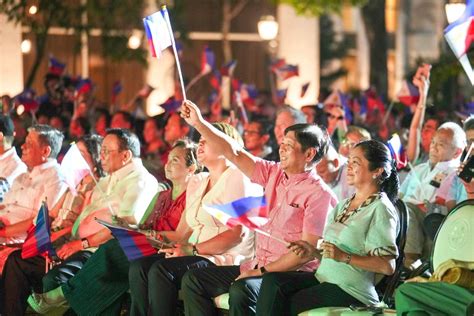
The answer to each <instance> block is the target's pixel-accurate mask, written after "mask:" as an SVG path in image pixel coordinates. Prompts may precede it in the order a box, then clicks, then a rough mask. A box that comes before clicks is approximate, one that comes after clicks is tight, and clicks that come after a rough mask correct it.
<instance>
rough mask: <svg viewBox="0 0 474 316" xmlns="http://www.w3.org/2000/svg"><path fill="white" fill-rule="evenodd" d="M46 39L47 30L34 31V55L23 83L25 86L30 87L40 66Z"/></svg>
mask: <svg viewBox="0 0 474 316" xmlns="http://www.w3.org/2000/svg"><path fill="white" fill-rule="evenodd" d="M47 40H48V30H47V29H46V31H45V32H41V33H36V41H35V42H36V45H35V47H36V56H35V61H34V63H33V67H32V68H31V71H30V73H29V74H28V79H27V80H26V83H25V88H30V87H31V85H32V84H33V81H35V78H36V73H37V72H38V68H39V66H40V63H41V61H42V60H43V56H44V51H45V48H46V42H47Z"/></svg>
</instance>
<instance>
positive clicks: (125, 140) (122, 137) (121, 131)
mask: <svg viewBox="0 0 474 316" xmlns="http://www.w3.org/2000/svg"><path fill="white" fill-rule="evenodd" d="M107 135H115V136H116V137H117V138H118V142H119V149H120V150H130V151H131V152H132V157H134V158H137V157H140V141H139V140H138V137H137V135H135V134H134V133H132V132H131V131H130V130H128V129H125V128H109V129H107Z"/></svg>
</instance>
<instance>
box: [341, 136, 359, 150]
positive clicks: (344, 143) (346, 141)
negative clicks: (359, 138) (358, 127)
mask: <svg viewBox="0 0 474 316" xmlns="http://www.w3.org/2000/svg"><path fill="white" fill-rule="evenodd" d="M341 145H342V146H345V147H350V148H353V147H354V146H355V145H357V142H353V141H351V140H349V139H347V138H344V139H343V140H342V141H341Z"/></svg>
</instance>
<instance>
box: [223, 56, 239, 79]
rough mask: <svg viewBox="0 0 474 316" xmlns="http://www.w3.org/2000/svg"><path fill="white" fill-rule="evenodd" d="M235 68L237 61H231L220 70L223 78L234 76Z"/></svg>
mask: <svg viewBox="0 0 474 316" xmlns="http://www.w3.org/2000/svg"><path fill="white" fill-rule="evenodd" d="M235 67H237V60H231V61H229V62H228V63H227V64H225V65H224V66H222V68H221V74H222V75H223V76H227V77H232V76H233V75H234V70H235Z"/></svg>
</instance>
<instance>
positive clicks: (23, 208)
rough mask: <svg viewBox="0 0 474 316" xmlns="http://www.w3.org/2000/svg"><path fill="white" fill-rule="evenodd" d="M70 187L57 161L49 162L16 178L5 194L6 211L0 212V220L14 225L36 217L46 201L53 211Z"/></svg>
mask: <svg viewBox="0 0 474 316" xmlns="http://www.w3.org/2000/svg"><path fill="white" fill-rule="evenodd" d="M66 188H67V186H66V183H65V182H64V179H63V177H62V175H61V171H60V169H59V164H58V163H57V161H56V159H48V160H47V161H46V162H45V163H43V164H41V165H39V166H36V167H34V168H33V169H32V170H31V171H30V172H26V173H23V174H21V175H19V176H18V177H17V178H16V180H15V181H14V182H13V185H12V187H11V189H10V191H8V192H7V193H6V194H5V197H4V200H3V203H2V205H4V206H5V208H4V209H3V210H1V211H0V219H1V220H2V221H3V222H5V223H7V224H10V225H11V224H15V223H17V222H21V221H24V220H26V219H29V218H33V217H35V216H36V214H37V213H38V210H39V208H40V206H41V203H42V202H43V200H45V199H46V202H47V205H48V208H50V209H51V208H53V206H54V205H56V203H57V201H58V200H59V198H60V197H61V196H62V195H63V193H64V192H65V191H66ZM25 236H26V234H25Z"/></svg>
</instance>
